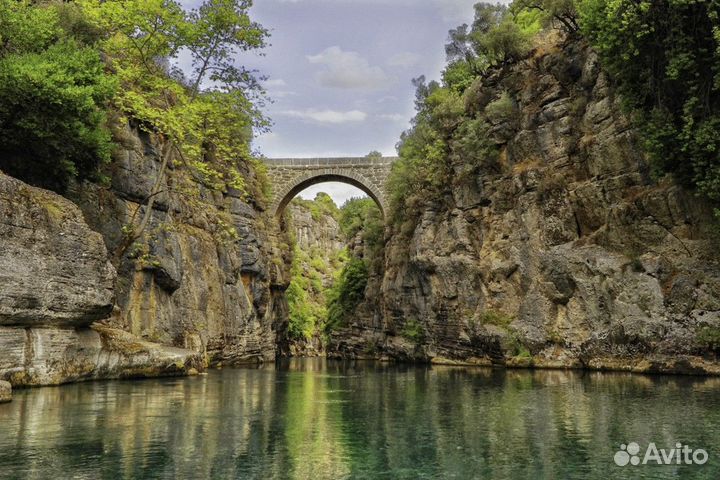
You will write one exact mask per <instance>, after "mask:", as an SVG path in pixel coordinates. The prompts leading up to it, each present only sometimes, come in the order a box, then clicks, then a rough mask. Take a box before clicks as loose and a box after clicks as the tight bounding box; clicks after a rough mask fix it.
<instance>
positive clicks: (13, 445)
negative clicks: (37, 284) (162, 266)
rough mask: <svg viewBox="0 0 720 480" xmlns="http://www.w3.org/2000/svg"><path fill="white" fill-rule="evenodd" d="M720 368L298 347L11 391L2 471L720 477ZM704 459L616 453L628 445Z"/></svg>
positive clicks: (10, 474)
mask: <svg viewBox="0 0 720 480" xmlns="http://www.w3.org/2000/svg"><path fill="white" fill-rule="evenodd" d="M718 407H720V379H716V378H688V377H670V376H667V377H648V376H638V375H631V374H606V373H578V372H564V371H520V370H509V371H503V370H490V369H477V368H468V369H463V368H452V367H448V368H443V367H432V368H430V367H422V366H420V367H413V366H403V365H400V366H398V365H387V364H376V363H369V362H358V363H335V362H327V363H326V362H325V361H323V360H320V359H313V360H292V361H289V362H286V363H283V364H280V365H278V366H277V367H275V366H270V367H265V368H260V369H246V370H223V371H219V372H211V373H210V375H208V376H204V377H196V378H183V379H164V380H146V381H137V382H129V381H127V382H105V383H86V384H77V385H69V386H64V387H55V388H44V389H37V390H25V391H18V392H16V396H15V400H14V402H13V403H10V404H7V405H0V477H2V478H18V479H20V478H23V479H24V478H30V479H32V478H48V477H56V478H67V477H73V478H93V479H94V478H113V479H114V478H258V479H260V478H262V479H266V478H295V479H308V478H311V479H325V478H327V479H331V478H332V479H336V478H388V479H390V478H392V479H396V478H408V479H410V478H412V479H415V478H458V479H466V478H583V479H586V478H603V479H606V478H608V477H611V478H717V476H718V474H720V458H719V457H718V454H719V453H720V452H718V449H717V448H716V447H717V445H718V444H719V442H720V408H718ZM629 441H636V442H638V443H640V444H641V445H646V444H647V443H648V442H650V441H652V442H656V443H657V444H658V446H659V447H661V448H664V447H666V446H667V447H671V446H673V445H674V444H675V442H683V443H685V444H689V445H690V446H693V447H695V448H705V449H706V450H708V453H709V454H710V460H709V462H708V463H707V464H706V465H704V466H644V467H643V466H640V467H617V466H615V464H614V463H613V461H612V459H613V454H614V452H615V451H616V450H617V448H618V446H619V445H620V444H621V443H627V442H629Z"/></svg>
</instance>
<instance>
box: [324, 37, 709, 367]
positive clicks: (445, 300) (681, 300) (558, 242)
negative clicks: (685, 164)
mask: <svg viewBox="0 0 720 480" xmlns="http://www.w3.org/2000/svg"><path fill="white" fill-rule="evenodd" d="M471 88H473V89H474V91H475V94H474V95H471V96H468V97H467V103H466V109H467V110H469V111H473V112H483V111H484V109H485V107H486V106H487V105H488V104H489V103H491V102H494V101H498V100H499V99H501V98H503V97H505V98H506V99H509V100H510V102H506V103H509V104H510V106H511V108H508V109H506V111H505V112H503V115H494V116H493V115H490V114H489V112H488V111H485V113H481V114H482V115H486V117H487V121H488V122H489V123H490V124H491V125H492V128H491V132H490V136H491V138H492V140H493V142H494V144H495V145H496V146H497V148H498V150H499V161H498V164H497V165H495V166H494V168H482V167H481V168H478V169H473V168H471V167H469V166H468V165H467V163H466V162H464V161H463V159H459V160H458V161H457V162H456V163H455V164H454V166H453V175H452V179H451V182H450V183H451V188H449V189H448V191H447V194H446V195H445V196H444V197H442V198H429V199H426V202H425V203H424V206H423V208H422V212H421V214H420V216H419V218H418V220H417V221H415V222H414V223H413V224H411V225H410V227H411V228H407V225H405V228H400V227H398V226H394V227H391V229H390V231H389V232H388V235H387V238H388V241H387V244H386V247H385V274H384V278H383V279H382V283H381V284H377V285H375V286H374V285H373V284H370V285H369V287H368V291H367V292H366V295H367V298H368V300H367V302H366V304H365V305H363V306H361V308H360V309H359V310H358V311H359V312H360V313H361V314H360V315H359V316H358V317H357V318H356V319H355V321H354V322H353V324H352V325H350V327H349V329H348V330H347V331H344V332H341V333H339V334H338V335H337V336H336V337H334V338H333V342H332V345H333V352H332V354H333V355H338V356H350V357H364V356H371V357H384V358H395V359H410V360H419V361H432V362H437V363H465V364H480V365H508V366H546V367H586V368H608V369H622V370H632V371H643V372H650V371H665V372H682V373H702V372H710V373H720V364H719V363H718V362H717V357H716V350H715V349H716V348H717V345H720V341H719V340H720V257H718V251H720V250H719V246H720V242H719V241H718V221H717V219H716V218H715V217H714V216H713V212H712V208H711V207H710V205H708V203H707V202H706V201H704V200H702V199H700V198H697V197H696V196H695V195H694V194H693V193H692V192H689V191H687V190H685V189H684V188H683V187H681V186H679V185H678V184H676V183H675V182H673V181H672V180H671V179H669V178H664V179H660V180H655V179H653V178H652V177H651V175H650V173H649V170H650V169H649V166H648V164H647V163H646V160H645V157H644V155H643V152H642V149H641V148H640V141H639V139H638V137H637V135H636V134H635V132H634V131H633V129H632V128H631V125H630V122H629V121H628V119H627V118H626V117H625V116H624V115H623V113H622V111H621V105H620V103H621V102H620V99H619V98H618V97H616V96H615V95H614V93H613V89H612V85H611V82H610V80H609V79H608V77H607V76H606V75H605V74H604V73H603V72H602V70H601V68H600V65H599V63H598V59H597V57H596V55H595V54H594V53H593V52H592V51H591V50H590V49H589V48H587V47H586V46H585V45H584V44H583V43H581V42H569V43H561V42H556V43H552V44H547V45H544V46H542V47H540V48H538V49H536V50H535V51H534V53H533V55H531V56H530V58H528V59H526V60H524V61H521V62H518V63H516V64H513V65H506V66H505V67H503V68H501V69H498V70H496V71H494V72H492V73H491V74H490V75H487V76H485V77H484V78H482V79H478V80H476V84H475V85H473V86H472V87H471Z"/></svg>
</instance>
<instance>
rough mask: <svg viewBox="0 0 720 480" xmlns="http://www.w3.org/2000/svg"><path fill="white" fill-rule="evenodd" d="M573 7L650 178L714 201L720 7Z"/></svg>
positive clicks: (718, 161)
mask: <svg viewBox="0 0 720 480" xmlns="http://www.w3.org/2000/svg"><path fill="white" fill-rule="evenodd" d="M579 9H580V15H581V22H580V23H581V25H582V31H583V33H584V34H585V35H586V36H587V37H588V38H589V39H590V41H591V43H592V44H593V46H594V47H595V48H596V49H597V51H598V52H599V54H600V56H601V58H602V62H603V66H604V67H605V68H606V69H607V70H608V71H609V73H610V74H611V75H612V77H613V79H614V80H615V81H616V83H617V84H618V88H619V90H620V93H621V94H622V97H623V98H624V100H625V102H626V104H627V107H628V108H629V109H630V110H631V111H632V112H633V117H634V120H635V124H636V126H637V127H638V128H639V129H640V131H641V133H642V138H643V140H644V144H645V147H646V150H647V152H648V154H649V156H650V159H651V162H652V165H653V167H654V172H655V173H656V174H662V173H666V172H669V173H672V174H673V175H674V176H675V177H676V178H678V179H679V180H681V181H683V182H685V183H686V184H688V185H691V186H694V187H696V188H697V189H698V190H699V191H700V192H701V193H703V194H705V195H706V196H707V197H709V198H710V199H712V200H715V201H718V200H720V157H719V156H718V155H719V154H718V152H719V151H720V5H718V4H717V3H716V2H698V1H690V0H676V1H662V2H654V1H647V0H645V1H629V0H614V1H610V2H608V1H605V0H584V1H583V2H581V3H580V8H579Z"/></svg>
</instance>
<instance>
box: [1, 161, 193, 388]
mask: <svg viewBox="0 0 720 480" xmlns="http://www.w3.org/2000/svg"><path fill="white" fill-rule="evenodd" d="M0 212H2V215H1V216H0V244H1V245H2V248H0V285H1V286H2V288H0V352H2V355H0V380H9V381H10V382H11V383H12V385H13V386H22V385H48V384H59V383H64V382H68V381H76V380H84V379H94V378H122V377H134V376H154V375H172V374H183V373H187V372H189V371H191V369H200V368H202V364H203V362H202V359H201V357H200V355H198V354H196V353H195V352H191V351H188V350H183V349H178V348H171V347H167V346H163V345H158V344H154V343H150V342H147V341H143V340H142V339H141V338H138V337H135V336H133V335H131V334H130V333H128V332H125V331H122V330H119V329H115V328H112V327H109V326H105V325H99V324H94V322H96V321H100V320H103V319H105V318H107V317H108V316H109V315H110V314H111V312H112V310H113V305H114V299H115V282H116V281H117V276H116V272H115V269H114V268H113V266H112V265H111V264H110V262H109V261H108V256H107V250H106V248H105V245H104V243H103V239H102V237H101V236H100V234H98V233H96V232H94V231H92V230H91V229H90V228H89V227H88V226H87V224H86V223H85V220H84V219H83V216H82V213H81V212H80V210H79V209H78V208H77V206H76V205H74V204H73V203H72V202H70V201H68V200H67V199H65V198H63V197H61V196H59V195H56V194H54V193H52V192H49V191H47V190H42V189H39V188H34V187H30V186H28V185H26V184H24V183H23V182H21V181H19V180H16V179H14V178H11V177H8V176H5V175H3V174H2V173H0Z"/></svg>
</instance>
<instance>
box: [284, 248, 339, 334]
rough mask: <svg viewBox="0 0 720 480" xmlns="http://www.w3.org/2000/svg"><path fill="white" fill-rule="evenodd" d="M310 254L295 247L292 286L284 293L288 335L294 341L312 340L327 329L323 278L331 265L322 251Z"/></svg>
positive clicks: (291, 273) (291, 276)
mask: <svg viewBox="0 0 720 480" xmlns="http://www.w3.org/2000/svg"><path fill="white" fill-rule="evenodd" d="M311 253H312V254H311V255H309V254H308V253H307V252H304V251H302V250H300V249H299V248H297V246H295V249H294V252H293V262H292V266H291V268H290V285H289V286H288V289H287V290H286V291H285V298H286V299H287V301H288V311H289V315H288V317H289V318H288V321H289V324H288V335H289V336H290V338H293V339H297V340H300V339H303V338H304V339H310V338H312V337H313V336H314V335H316V334H317V333H318V332H320V331H322V330H323V329H324V325H325V321H326V318H327V310H326V307H325V297H324V292H323V284H322V277H323V273H325V271H326V270H327V268H328V266H327V264H326V263H325V260H324V259H323V258H322V255H321V252H311Z"/></svg>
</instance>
